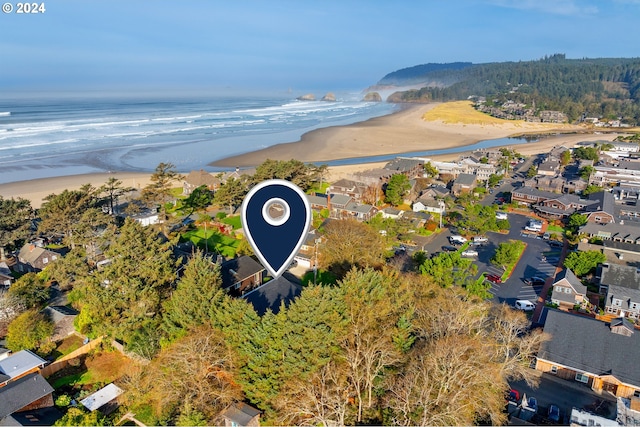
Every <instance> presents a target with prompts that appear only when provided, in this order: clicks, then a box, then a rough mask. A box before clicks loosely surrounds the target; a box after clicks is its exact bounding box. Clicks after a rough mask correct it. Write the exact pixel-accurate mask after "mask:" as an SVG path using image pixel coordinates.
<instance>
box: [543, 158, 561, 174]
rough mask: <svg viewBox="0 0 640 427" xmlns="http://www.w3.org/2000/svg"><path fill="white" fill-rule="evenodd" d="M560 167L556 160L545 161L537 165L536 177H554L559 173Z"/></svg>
mask: <svg viewBox="0 0 640 427" xmlns="http://www.w3.org/2000/svg"><path fill="white" fill-rule="evenodd" d="M561 168H562V166H561V165H560V162H559V161H558V160H556V159H551V160H545V161H544V162H542V163H540V164H539V165H538V175H547V176H555V175H557V174H559V173H560V171H561Z"/></svg>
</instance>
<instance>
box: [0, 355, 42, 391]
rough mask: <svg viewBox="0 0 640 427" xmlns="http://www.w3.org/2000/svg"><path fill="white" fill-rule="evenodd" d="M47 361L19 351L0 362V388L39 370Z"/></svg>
mask: <svg viewBox="0 0 640 427" xmlns="http://www.w3.org/2000/svg"><path fill="white" fill-rule="evenodd" d="M46 364H47V361H46V360H44V359H43V358H41V357H40V356H38V355H36V354H35V353H32V352H31V351H29V350H20V351H19V352H17V353H14V354H12V355H11V356H9V357H5V358H4V359H1V360H0V387H1V386H2V385H4V384H7V383H8V382H10V381H15V380H17V379H19V378H21V377H23V376H25V375H28V374H30V373H33V372H40V369H42V368H43V367H44V365H46Z"/></svg>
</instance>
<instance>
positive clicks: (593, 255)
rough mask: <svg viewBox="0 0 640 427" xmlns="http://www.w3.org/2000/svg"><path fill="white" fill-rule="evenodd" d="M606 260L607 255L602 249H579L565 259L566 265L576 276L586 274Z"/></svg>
mask: <svg viewBox="0 0 640 427" xmlns="http://www.w3.org/2000/svg"><path fill="white" fill-rule="evenodd" d="M606 261H607V256H606V255H605V254H603V253H602V252H600V251H579V252H571V253H569V254H568V255H567V257H566V258H565V260H564V266H565V267H567V268H568V269H570V270H571V271H573V272H574V273H575V275H576V276H584V275H585V274H587V273H589V272H590V271H592V270H594V269H595V268H596V267H597V266H598V264H602V263H603V262H606Z"/></svg>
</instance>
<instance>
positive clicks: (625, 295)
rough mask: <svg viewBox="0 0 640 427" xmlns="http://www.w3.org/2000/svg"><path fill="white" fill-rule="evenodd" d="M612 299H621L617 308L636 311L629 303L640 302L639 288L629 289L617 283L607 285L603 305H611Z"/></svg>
mask: <svg viewBox="0 0 640 427" xmlns="http://www.w3.org/2000/svg"><path fill="white" fill-rule="evenodd" d="M614 299H619V300H621V301H622V305H621V306H620V307H619V308H621V309H623V310H633V311H637V309H635V308H632V306H631V304H632V303H636V304H637V303H640V290H639V289H631V288H627V287H625V286H619V285H609V288H608V289H607V299H606V301H605V306H606V307H609V306H611V305H613V300H614Z"/></svg>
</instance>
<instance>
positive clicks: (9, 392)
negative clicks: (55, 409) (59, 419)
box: [0, 373, 53, 420]
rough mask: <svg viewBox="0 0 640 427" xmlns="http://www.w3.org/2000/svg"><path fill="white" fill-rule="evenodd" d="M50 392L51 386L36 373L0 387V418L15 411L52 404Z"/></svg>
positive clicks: (51, 390) (51, 391)
mask: <svg viewBox="0 0 640 427" xmlns="http://www.w3.org/2000/svg"><path fill="white" fill-rule="evenodd" d="M52 393H53V387H51V385H50V384H49V383H48V382H47V380H45V379H44V378H43V377H42V375H40V374H38V373H32V374H29V375H27V376H25V377H22V378H20V379H18V380H15V381H12V382H10V383H9V384H7V385H6V386H4V387H0V420H3V419H4V418H5V417H8V416H9V415H11V414H13V413H16V412H21V411H27V410H33V409H39V408H46V407H50V406H53V396H52Z"/></svg>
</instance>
